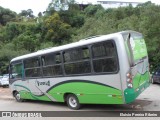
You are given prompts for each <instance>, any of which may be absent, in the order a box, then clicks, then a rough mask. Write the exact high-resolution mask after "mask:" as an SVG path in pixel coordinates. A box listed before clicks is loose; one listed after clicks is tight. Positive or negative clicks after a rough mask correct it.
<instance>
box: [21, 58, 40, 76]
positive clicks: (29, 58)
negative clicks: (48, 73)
mask: <svg viewBox="0 0 160 120" xmlns="http://www.w3.org/2000/svg"><path fill="white" fill-rule="evenodd" d="M33 58H38V60H39V66H38V67H37V66H36V67H29V68H28V67H27V68H25V61H26V60H29V59H33ZM40 58H41V56H33V57H29V58H27V59H23V60H22V61H23V67H24V78H25V79H30V78H31V79H36V78H42V77H43V73H42V63H41V59H40ZM35 68H39V69H40V74H41V75H40V76H37V77H27V76H26V70H29V69H35Z"/></svg>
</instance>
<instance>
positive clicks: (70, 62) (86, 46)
mask: <svg viewBox="0 0 160 120" xmlns="http://www.w3.org/2000/svg"><path fill="white" fill-rule="evenodd" d="M89 45H90V44H88V45H83V46H78V47H74V48H70V49H66V50H63V51H62V58H63V69H64V76H66V77H70V76H84V75H92V64H91V59H92V58H91V51H90V47H89ZM83 48H87V49H88V51H89V57H88V58H87V59H84V60H75V61H69V62H65V57H64V54H65V52H67V51H72V50H75V49H82V50H83ZM87 61H88V62H89V64H90V72H89V73H80V74H66V70H65V65H67V64H74V63H81V62H87Z"/></svg>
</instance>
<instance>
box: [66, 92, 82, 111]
mask: <svg viewBox="0 0 160 120" xmlns="http://www.w3.org/2000/svg"><path fill="white" fill-rule="evenodd" d="M66 102H67V105H68V107H69V108H71V109H73V110H78V109H79V108H80V107H81V104H80V103H79V100H78V98H77V96H76V95H74V94H69V95H67V99H66Z"/></svg>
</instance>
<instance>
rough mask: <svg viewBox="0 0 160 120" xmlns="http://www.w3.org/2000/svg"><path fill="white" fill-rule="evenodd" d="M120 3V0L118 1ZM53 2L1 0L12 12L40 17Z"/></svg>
mask: <svg viewBox="0 0 160 120" xmlns="http://www.w3.org/2000/svg"><path fill="white" fill-rule="evenodd" d="M76 1H78V2H80V3H87V2H89V3H91V2H94V3H95V2H96V1H97V0H76ZM117 1H120V0H117ZM122 1H133V2H135V1H139V2H144V1H148V0H122ZM150 1H152V2H153V3H157V4H159V3H160V1H159V0H150ZM50 2H51V0H0V6H2V7H4V8H9V9H10V10H12V11H15V12H17V13H20V12H21V10H27V9H32V10H33V13H34V15H36V16H37V15H38V13H39V12H43V11H45V10H46V8H47V7H48V4H49V3H50Z"/></svg>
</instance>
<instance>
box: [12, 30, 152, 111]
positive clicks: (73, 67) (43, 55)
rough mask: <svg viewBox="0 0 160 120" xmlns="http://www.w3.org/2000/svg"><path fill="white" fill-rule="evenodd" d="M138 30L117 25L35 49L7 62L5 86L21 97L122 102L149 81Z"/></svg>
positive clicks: (76, 102)
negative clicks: (105, 32) (117, 29)
mask: <svg viewBox="0 0 160 120" xmlns="http://www.w3.org/2000/svg"><path fill="white" fill-rule="evenodd" d="M149 79H150V75H149V63H148V55H147V49H146V45H145V41H144V38H143V36H142V34H141V33H139V32H136V31H131V30H129V31H122V32H118V33H113V34H109V35H102V36H94V37H90V38H86V39H83V40H80V41H79V42H75V43H71V44H67V45H63V46H59V47H53V48H49V49H44V50H40V51H37V52H34V53H31V54H27V55H23V56H19V57H16V58H14V59H12V60H11V62H10V88H11V91H12V94H13V96H14V97H15V99H16V100H17V101H22V100H26V99H31V100H43V101H54V102H66V103H67V105H68V106H69V107H70V108H71V109H79V108H80V105H81V104H127V103H131V102H133V101H134V100H135V99H136V98H137V96H138V95H140V94H141V93H142V92H143V90H145V89H146V88H147V87H148V86H149Z"/></svg>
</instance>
